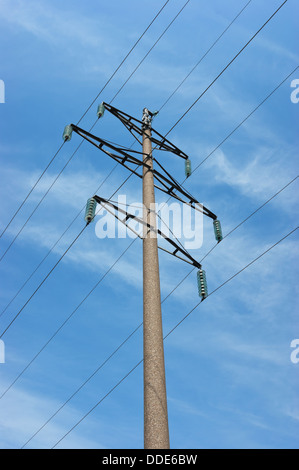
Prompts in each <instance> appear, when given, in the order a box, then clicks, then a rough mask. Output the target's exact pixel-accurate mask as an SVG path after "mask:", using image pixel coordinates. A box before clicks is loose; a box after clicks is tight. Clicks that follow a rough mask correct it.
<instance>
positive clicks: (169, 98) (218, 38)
mask: <svg viewBox="0 0 299 470" xmlns="http://www.w3.org/2000/svg"><path fill="white" fill-rule="evenodd" d="M251 2H252V0H249V2H247V3H246V5H245V6H244V7H243V8H242V9H241V10H240V11H239V13H238V14H237V15H236V16H235V17H234V19H233V20H232V21H231V22H230V23H229V25H228V26H227V27H226V28H225V29H224V31H222V33H221V34H220V35H219V36H218V37H217V39H216V40H215V41H214V42H213V44H212V45H211V46H210V47H209V49H208V50H207V51H206V52H205V53H204V54H203V55H202V57H201V58H200V59H199V61H198V62H197V63H196V64H195V65H194V67H192V69H191V70H190V72H189V73H188V74H187V75H186V76H185V78H184V79H183V80H182V81H181V82H180V84H179V85H178V86H177V87H176V89H175V90H174V91H173V92H172V93H171V95H170V96H169V97H168V98H167V100H166V101H165V102H164V103H163V104H162V106H161V108H160V109H159V112H160V111H161V110H162V109H163V108H164V106H166V104H167V103H168V102H169V101H170V100H171V98H172V97H173V96H174V95H175V94H176V93H177V91H178V90H179V89H180V88H181V86H182V85H183V84H184V83H185V81H186V80H187V79H188V78H189V77H190V75H191V74H192V73H193V72H194V70H195V69H196V68H197V67H198V66H199V64H200V63H201V62H202V61H203V59H204V58H205V57H206V56H207V55H208V54H209V52H211V50H212V49H213V48H214V47H215V46H216V44H217V43H218V42H219V40H220V39H221V38H222V36H224V34H225V33H226V32H227V31H228V30H229V28H230V27H231V26H232V25H233V24H234V22H235V21H236V20H237V19H238V18H239V16H240V15H241V14H242V13H243V11H244V10H245V9H246V8H247V7H248V5H249V4H250V3H251Z"/></svg>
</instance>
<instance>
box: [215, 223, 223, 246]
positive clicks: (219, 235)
mask: <svg viewBox="0 0 299 470" xmlns="http://www.w3.org/2000/svg"><path fill="white" fill-rule="evenodd" d="M213 225H214V233H215V238H216V240H217V242H218V243H219V242H221V240H223V236H222V230H221V224H220V221H219V220H217V219H216V220H214V222H213Z"/></svg>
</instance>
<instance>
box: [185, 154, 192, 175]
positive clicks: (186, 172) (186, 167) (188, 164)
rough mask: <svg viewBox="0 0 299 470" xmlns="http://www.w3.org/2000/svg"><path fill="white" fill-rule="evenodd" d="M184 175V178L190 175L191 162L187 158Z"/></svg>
mask: <svg viewBox="0 0 299 470" xmlns="http://www.w3.org/2000/svg"><path fill="white" fill-rule="evenodd" d="M185 175H186V178H189V176H190V175H191V162H190V160H189V159H188V158H187V160H185Z"/></svg>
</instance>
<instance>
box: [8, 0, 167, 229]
mask: <svg viewBox="0 0 299 470" xmlns="http://www.w3.org/2000/svg"><path fill="white" fill-rule="evenodd" d="M169 1H170V0H167V1H166V2H165V3H164V5H163V6H162V8H161V9H160V10H159V11H158V13H157V14H156V16H155V17H154V18H153V20H152V21H151V22H150V23H149V25H148V26H147V28H146V29H145V30H144V32H143V33H142V34H141V36H140V37H139V38H138V39H137V41H136V42H135V44H134V45H133V47H132V48H131V49H130V50H129V52H128V53H127V55H126V56H125V57H124V59H123V60H122V61H121V63H120V64H119V66H118V67H117V68H116V69H115V70H114V72H113V73H112V75H111V76H110V78H109V79H108V80H107V82H106V83H105V85H104V86H103V87H102V89H101V91H100V92H99V93H98V94H97V96H96V97H95V98H94V100H93V101H92V102H91V103H90V105H89V106H88V108H87V109H86V110H85V112H84V113H83V114H82V116H81V117H80V119H79V121H78V122H77V124H79V123H80V122H81V121H82V119H83V118H84V117H85V115H86V114H87V112H88V111H89V110H90V108H91V107H92V106H93V104H94V103H95V101H96V100H97V99H98V98H99V96H100V94H101V93H102V92H103V91H104V90H105V88H106V87H107V85H108V84H109V83H110V82H111V80H112V79H113V77H114V76H115V75H116V73H117V72H118V71H119V69H120V68H121V66H122V65H123V64H124V62H125V61H126V60H127V58H128V57H129V55H130V54H131V53H132V52H133V50H134V49H135V47H136V46H137V44H138V43H139V42H140V41H141V39H142V38H143V36H144V35H145V34H146V32H147V31H148V30H149V28H150V27H151V26H152V24H153V23H154V21H155V20H156V19H157V18H158V16H159V15H160V14H161V13H162V11H163V10H164V8H165V7H166V5H167V4H168V3H169ZM117 94H118V93H117ZM64 143H65V142H63V143H62V144H61V146H60V147H59V148H58V150H57V151H56V153H55V154H54V155H53V157H52V158H51V160H50V162H49V163H48V164H47V166H46V168H45V169H44V170H43V172H42V173H41V175H40V176H39V178H38V179H37V180H36V182H35V183H34V185H33V186H32V188H31V189H30V191H29V192H28V194H27V196H26V197H25V198H24V200H23V201H22V203H21V204H20V206H19V207H18V209H17V210H16V212H15V213H14V215H13V217H12V218H11V219H10V221H9V222H8V224H7V225H6V227H5V228H4V230H3V231H2V232H1V234H0V238H1V237H2V236H3V235H4V233H5V232H6V230H7V229H8V227H9V226H10V224H11V223H12V221H13V220H14V219H15V217H16V216H17V214H18V213H19V211H20V210H21V208H22V207H23V206H24V204H25V202H26V201H27V199H28V198H29V196H30V195H31V193H32V192H33V190H34V189H35V188H36V186H37V184H38V183H39V181H40V180H41V178H42V177H43V176H44V174H45V173H46V171H47V170H48V168H49V167H50V165H51V164H52V163H53V161H54V160H55V158H56V157H57V155H58V153H59V152H60V150H61V149H62V147H63V145H64ZM79 147H80V145H79V146H78V148H77V149H76V151H77V150H78V149H79ZM76 151H75V153H76ZM73 155H74V154H73ZM73 155H72V157H73ZM72 157H71V158H72ZM32 215H33V214H32ZM26 223H27V222H26Z"/></svg>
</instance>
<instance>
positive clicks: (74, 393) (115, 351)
mask: <svg viewBox="0 0 299 470" xmlns="http://www.w3.org/2000/svg"><path fill="white" fill-rule="evenodd" d="M297 178H298V176H296V177H295V178H293V179H292V180H291V181H289V182H288V183H287V184H286V185H285V186H284V187H283V188H281V189H280V190H279V191H277V192H276V193H275V194H274V195H273V196H271V197H270V198H269V199H268V200H267V201H265V202H264V203H263V204H262V205H261V206H259V207H258V208H257V209H256V210H255V211H253V212H252V213H251V214H250V215H249V216H247V217H246V218H245V219H243V220H242V222H240V223H239V224H238V225H236V226H235V228H234V229H232V230H231V231H230V232H228V233H227V234H226V235H225V236H224V237H223V240H224V239H225V238H227V237H228V236H230V235H231V234H232V233H233V232H234V231H235V230H237V229H238V228H239V227H240V226H241V225H243V224H244V223H245V222H247V221H248V220H249V219H250V218H251V217H252V216H253V215H255V214H256V213H257V212H258V211H260V210H261V209H262V208H264V207H265V206H266V205H267V204H268V203H269V202H270V201H272V200H273V199H274V198H275V197H276V196H278V195H279V194H281V193H282V191H284V190H285V189H286V188H287V187H288V186H290V185H291V184H292V183H293V182H294V181H295V180H296V179H297ZM135 240H136V239H135ZM135 240H133V241H132V243H131V244H130V246H128V247H127V248H126V250H125V252H126V251H127V250H128V249H129V248H130V247H131V245H132V244H133V243H134V241H135ZM216 246H218V243H217V244H216V245H214V246H213V247H212V249H210V250H209V251H208V253H207V254H206V255H205V256H204V257H203V258H202V259H201V260H200V263H202V261H203V260H204V259H205V258H206V257H207V256H208V255H209V254H210V253H211V252H212V251H213V250H214V249H215V248H216ZM125 252H124V253H122V254H121V255H120V257H119V258H118V260H119V259H120V258H121V257H122V256H123V255H124V254H125ZM118 260H116V262H115V263H114V264H113V265H112V266H111V267H110V268H109V270H108V271H107V272H106V273H105V274H104V275H103V276H102V277H101V279H100V280H99V281H98V282H97V283H96V284H95V286H94V287H93V288H92V289H91V290H90V292H89V293H88V295H86V296H85V298H84V299H83V301H81V302H80V303H79V305H78V306H77V307H76V308H75V310H73V312H72V313H71V314H70V315H69V317H68V318H67V320H65V321H64V323H63V324H62V325H61V326H60V327H59V328H58V330H57V331H56V332H55V333H54V334H53V335H52V337H51V338H50V340H48V341H47V342H46V344H45V345H44V346H43V347H42V348H41V350H40V351H39V352H38V353H37V354H36V355H35V356H34V358H33V359H32V360H31V361H30V363H29V364H28V365H27V366H26V367H25V368H24V369H23V370H22V372H21V373H20V374H19V375H18V376H17V378H16V379H15V380H14V381H13V383H12V384H11V385H10V386H9V387H8V388H7V389H6V390H5V392H4V393H3V394H2V395H1V397H0V399H1V398H2V397H3V396H4V395H5V394H6V393H7V392H8V390H10V389H11V388H12V386H13V385H14V384H15V383H16V381H17V380H18V379H19V378H20V377H21V376H22V375H23V373H24V372H25V371H26V370H27V369H28V368H29V366H30V365H31V364H32V363H33V361H34V360H35V359H36V358H37V357H38V356H39V355H40V353H41V352H42V351H43V350H44V349H45V348H46V346H47V345H48V344H49V343H50V341H52V339H53V338H54V337H55V336H56V335H57V333H58V332H59V331H60V330H61V329H62V328H63V326H64V325H65V324H66V323H67V321H68V320H69V319H70V318H71V317H72V316H73V314H74V313H75V312H76V311H77V310H78V309H79V307H80V306H81V305H82V304H83V302H85V300H87V298H88V297H89V296H90V295H91V294H92V292H94V290H95V289H96V288H97V287H98V285H99V284H100V282H101V281H102V280H103V279H104V278H105V277H106V275H107V274H108V273H109V271H111V269H112V268H113V267H114V266H115V265H116V263H117V262H118ZM194 269H195V268H192V269H191V271H189V272H188V273H187V275H186V276H184V278H183V279H182V280H181V281H180V282H179V283H178V284H177V285H176V286H175V287H174V288H173V289H172V291H171V292H170V293H169V294H168V295H167V296H166V297H164V299H163V300H162V302H161V304H163V303H164V302H165V301H166V300H167V299H168V298H169V297H170V296H171V295H172V294H173V293H174V292H175V290H176V289H177V288H178V287H179V286H180V285H181V284H182V283H183V282H184V281H185V280H186V279H187V278H188V277H189V276H190V274H191V273H192V272H193V271H194ZM142 325H143V322H141V323H140V324H139V325H138V326H137V327H136V328H135V329H134V330H133V331H132V332H131V333H130V334H129V335H128V336H127V338H126V339H125V340H124V341H123V342H122V343H121V344H120V345H119V346H118V347H117V348H116V349H115V350H114V351H113V352H112V353H111V354H110V355H109V356H108V357H107V358H106V359H105V360H104V361H103V362H102V363H101V364H100V365H99V366H98V367H97V369H96V370H95V371H94V372H93V373H92V374H91V375H90V376H89V377H88V378H87V379H86V380H85V381H84V383H83V384H82V385H80V387H79V388H78V389H77V390H76V391H75V392H73V393H72V395H71V396H70V397H69V398H68V399H67V400H66V401H65V402H64V403H63V404H62V405H61V406H60V407H59V409H58V410H56V412H55V413H54V414H53V415H52V416H51V417H50V418H48V420H47V421H46V422H45V423H44V424H43V425H42V426H41V427H40V428H39V429H38V430H37V431H36V432H35V433H34V434H33V435H32V436H31V437H30V439H28V440H27V441H26V443H25V444H24V445H23V447H25V446H26V445H27V444H28V443H29V442H30V441H31V440H32V439H33V438H34V437H35V436H36V435H37V434H38V433H39V432H40V431H41V430H42V429H43V428H44V427H45V426H46V425H47V424H48V423H49V422H50V421H51V420H52V419H53V418H54V417H55V416H56V415H57V414H58V413H59V411H61V410H62V409H63V408H64V406H65V405H66V404H67V403H69V402H70V401H71V399H72V398H73V397H74V396H75V395H76V394H77V393H79V391H80V390H82V388H83V387H84V386H85V385H86V384H87V383H88V382H89V381H90V380H91V379H92V378H93V377H94V376H95V375H96V374H97V372H98V371H99V370H100V369H102V367H103V366H104V365H105V364H107V362H108V361H109V360H110V359H111V358H112V357H113V356H114V355H115V354H116V353H117V352H118V351H119V350H120V349H121V347H122V346H123V345H124V344H126V343H127V342H128V340H129V339H130V338H131V337H132V336H133V335H134V334H135V333H136V332H137V331H138V330H139V329H140V328H141V327H142ZM23 447H22V448H23Z"/></svg>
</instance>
